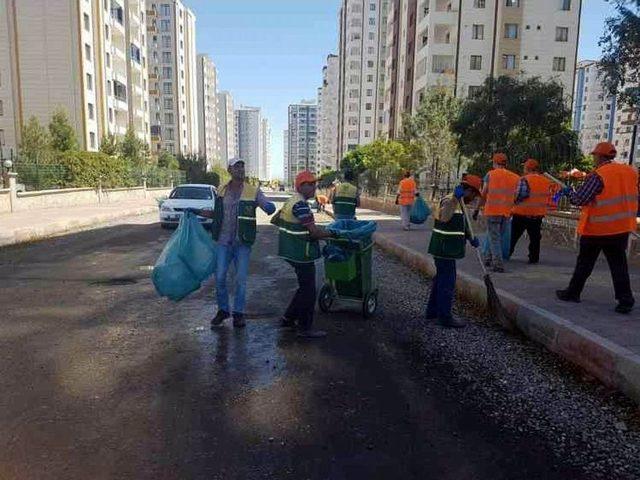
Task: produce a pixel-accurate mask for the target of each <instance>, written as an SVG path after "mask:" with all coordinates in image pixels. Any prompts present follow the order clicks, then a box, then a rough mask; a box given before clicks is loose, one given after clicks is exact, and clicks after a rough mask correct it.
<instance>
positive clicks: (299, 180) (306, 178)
mask: <svg viewBox="0 0 640 480" xmlns="http://www.w3.org/2000/svg"><path fill="white" fill-rule="evenodd" d="M317 181H318V179H317V178H316V176H315V175H314V174H313V173H311V172H310V171H309V170H303V171H302V172H300V173H299V174H298V175H297V176H296V190H297V189H298V188H300V185H302V184H303V183H316V182H317Z"/></svg>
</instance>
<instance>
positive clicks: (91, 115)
mask: <svg viewBox="0 0 640 480" xmlns="http://www.w3.org/2000/svg"><path fill="white" fill-rule="evenodd" d="M87 108H88V110H89V120H93V118H94V116H95V109H94V108H93V103H89V104H87Z"/></svg>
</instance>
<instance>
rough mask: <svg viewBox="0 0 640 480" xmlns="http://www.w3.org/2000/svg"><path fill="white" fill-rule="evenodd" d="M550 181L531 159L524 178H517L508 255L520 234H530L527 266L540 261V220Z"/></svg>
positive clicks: (528, 161) (535, 161)
mask: <svg viewBox="0 0 640 480" xmlns="http://www.w3.org/2000/svg"><path fill="white" fill-rule="evenodd" d="M550 188H551V182H550V181H549V180H548V179H547V178H546V177H545V176H544V175H540V164H539V163H538V161H537V160H534V159H533V158H530V159H529V160H527V161H526V162H524V176H523V177H521V178H520V182H519V183H518V187H517V189H516V199H515V206H514V207H513V210H512V213H513V219H512V221H511V255H513V251H514V250H515V248H516V245H517V244H518V240H520V237H521V236H522V234H523V233H524V232H525V230H526V232H527V233H528V234H529V263H531V264H535V263H538V261H540V240H541V239H542V233H541V231H542V220H543V219H544V216H545V215H546V214H547V201H548V199H549V195H550Z"/></svg>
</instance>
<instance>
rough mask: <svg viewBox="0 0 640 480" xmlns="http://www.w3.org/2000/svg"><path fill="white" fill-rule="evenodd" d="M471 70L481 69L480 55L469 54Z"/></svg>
mask: <svg viewBox="0 0 640 480" xmlns="http://www.w3.org/2000/svg"><path fill="white" fill-rule="evenodd" d="M469 68H470V69H471V70H482V55H471V66H470V67H469Z"/></svg>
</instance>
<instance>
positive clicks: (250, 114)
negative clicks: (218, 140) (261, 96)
mask: <svg viewBox="0 0 640 480" xmlns="http://www.w3.org/2000/svg"><path fill="white" fill-rule="evenodd" d="M235 127H236V135H235V144H236V158H240V159H242V160H244V162H245V169H246V172H247V176H249V177H256V178H259V177H260V158H261V154H262V141H261V132H262V116H261V112H260V108H258V107H240V108H238V109H236V111H235Z"/></svg>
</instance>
